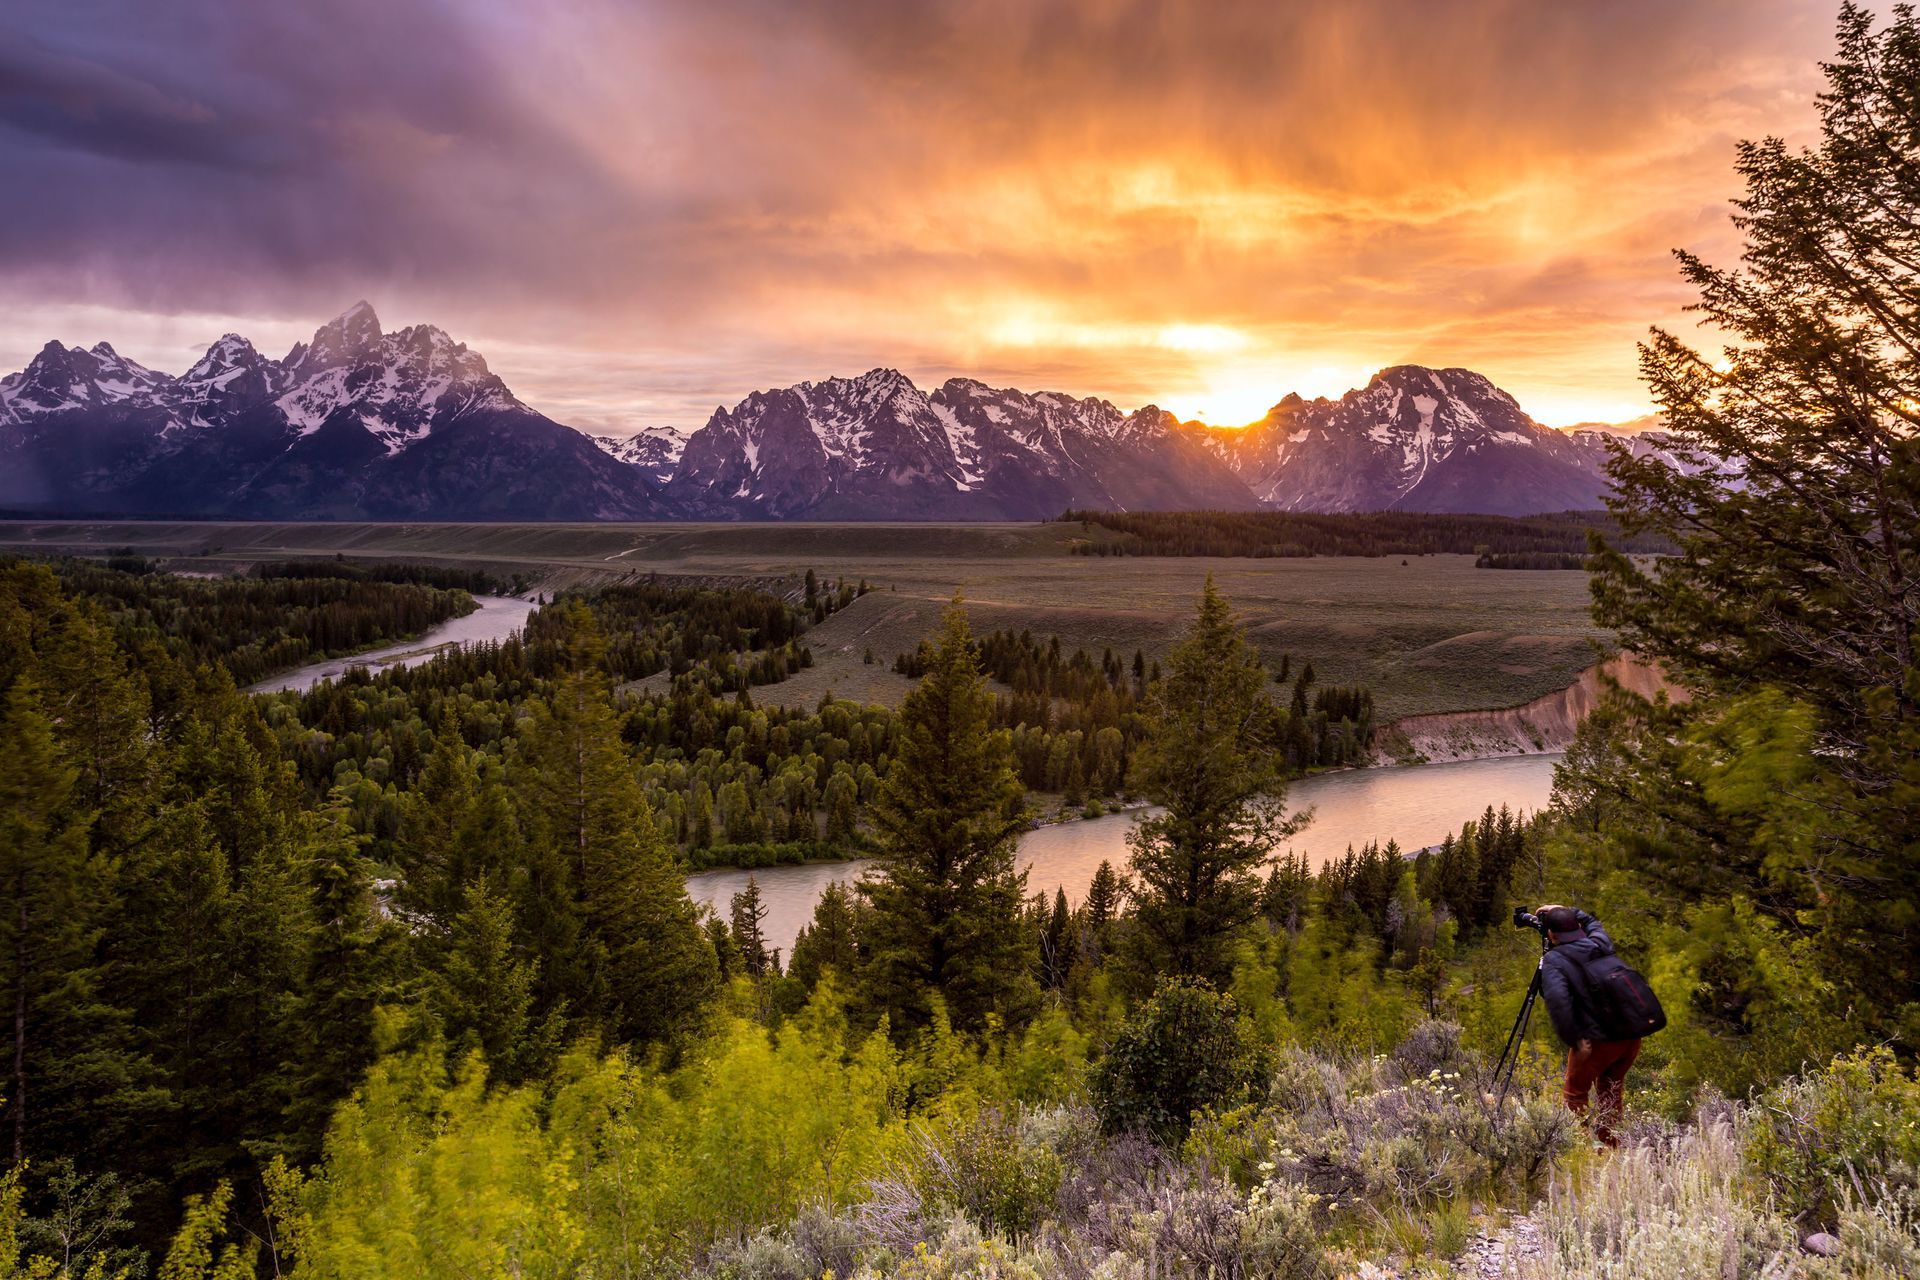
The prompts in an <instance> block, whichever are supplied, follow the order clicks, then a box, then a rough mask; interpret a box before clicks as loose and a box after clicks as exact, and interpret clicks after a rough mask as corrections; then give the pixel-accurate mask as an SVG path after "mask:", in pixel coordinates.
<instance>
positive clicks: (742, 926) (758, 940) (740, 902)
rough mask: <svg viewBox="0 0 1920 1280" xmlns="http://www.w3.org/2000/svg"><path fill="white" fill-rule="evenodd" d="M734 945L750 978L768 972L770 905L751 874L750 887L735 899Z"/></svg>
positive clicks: (748, 881) (733, 915) (734, 896)
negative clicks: (763, 899)
mask: <svg viewBox="0 0 1920 1280" xmlns="http://www.w3.org/2000/svg"><path fill="white" fill-rule="evenodd" d="M732 908H733V909H732V913H731V914H732V919H733V944H734V946H735V948H736V949H738V951H739V953H740V963H741V964H742V966H744V967H745V969H746V972H747V976H748V977H750V978H761V977H765V976H766V972H767V935H766V930H765V928H764V926H765V924H766V921H767V904H766V903H765V902H764V901H762V900H761V897H760V881H759V880H758V878H756V877H755V876H754V875H753V873H752V872H748V873H747V887H746V888H744V889H742V890H741V891H740V892H739V893H736V894H734V895H733V903H732Z"/></svg>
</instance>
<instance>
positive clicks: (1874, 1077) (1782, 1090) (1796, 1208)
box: [1746, 1048, 1920, 1224]
mask: <svg viewBox="0 0 1920 1280" xmlns="http://www.w3.org/2000/svg"><path fill="white" fill-rule="evenodd" d="M1756 1101H1757V1105H1756V1106H1755V1107H1754V1108H1753V1109H1752V1113H1751V1121H1752V1123H1751V1125H1750V1128H1749V1133H1748V1137H1747V1142H1746V1156H1747V1161H1748V1163H1749V1164H1750V1165H1751V1166H1752V1167H1753V1168H1754V1169H1755V1170H1756V1171H1757V1172H1758V1173H1759V1174H1761V1175H1762V1176H1763V1177H1765V1179H1766V1180H1767V1182H1768V1183H1770V1184H1771V1187H1772V1190H1773V1193H1774V1195H1775V1197H1776V1199H1777V1200H1778V1202H1779V1204H1780V1206H1781V1207H1782V1208H1783V1209H1785V1210H1786V1211H1787V1212H1789V1213H1792V1214H1796V1215H1799V1216H1802V1217H1804V1218H1807V1219H1809V1220H1817V1221H1820V1222H1823V1223H1829V1224H1831V1223H1833V1222H1835V1221H1837V1220H1838V1216H1839V1213H1840V1210H1841V1209H1842V1207H1844V1205H1845V1204H1846V1203H1847V1201H1848V1198H1849V1195H1851V1197H1852V1198H1853V1199H1855V1200H1866V1201H1871V1200H1875V1199H1879V1198H1881V1195H1880V1194H1879V1193H1877V1189H1879V1188H1891V1187H1896V1186H1902V1185H1910V1184H1911V1183H1912V1181H1913V1178H1914V1171H1915V1170H1916V1169H1920V1078H1916V1077H1915V1075H1914V1074H1913V1073H1912V1072H1911V1071H1909V1070H1907V1069H1905V1068H1903V1067H1901V1065H1900V1064H1899V1063H1898V1062H1896V1061H1895V1060H1894V1057H1893V1054H1892V1053H1890V1052H1889V1051H1888V1050H1886V1049H1884V1048H1875V1049H1866V1050H1862V1051H1860V1052H1858V1053H1854V1054H1851V1055H1849V1056H1847V1057H1843V1058H1835V1059H1834V1060H1833V1061H1832V1062H1831V1063H1829V1064H1828V1065H1827V1066H1825V1067H1823V1068H1821V1069H1820V1070H1818V1071H1810V1072H1807V1073H1806V1074H1805V1075H1802V1076H1797V1077H1795V1078H1794V1079H1791V1080H1788V1081H1785V1082H1783V1083H1781V1084H1779V1085H1776V1086H1775V1087H1773V1088H1772V1089H1769V1090H1768V1091H1767V1092H1766V1093H1764V1094H1762V1095H1761V1096H1760V1097H1759V1098H1758V1099H1757V1100H1756Z"/></svg>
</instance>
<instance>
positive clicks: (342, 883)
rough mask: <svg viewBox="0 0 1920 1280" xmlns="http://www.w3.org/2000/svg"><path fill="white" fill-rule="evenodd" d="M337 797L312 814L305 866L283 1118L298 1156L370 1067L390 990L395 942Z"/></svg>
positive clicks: (309, 1151) (315, 1145)
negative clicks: (304, 938)
mask: <svg viewBox="0 0 1920 1280" xmlns="http://www.w3.org/2000/svg"><path fill="white" fill-rule="evenodd" d="M364 843H365V837H362V836H358V835H355V834H354V833H353V831H352V830H351V828H350V827H349V825H348V822H347V817H346V814H345V812H344V811H343V809H342V807H341V806H340V804H339V802H338V799H337V797H336V799H335V802H334V804H333V806H332V807H330V808H329V809H327V810H325V811H323V812H321V813H319V814H317V815H315V817H314V818H313V819H312V824H311V832H310V834H309V836H308V842H307V850H306V858H305V861H306V864H307V867H308V876H309V884H308V894H309V895H310V899H311V903H312V906H311V908H310V913H311V918H312V920H313V932H312V937H311V939H310V941H309V943H308V945H307V947H306V948H305V961H306V972H305V974H304V975H303V981H302V983H301V992H300V1001H299V1007H298V1009H297V1010H295V1011H294V1016H293V1021H294V1023H295V1025H296V1026H297V1028H298V1031H297V1040H296V1045H297V1050H296V1053H297V1057H296V1065H295V1066H294V1068H293V1072H292V1075H293V1081H292V1097H291V1103H290V1105H289V1108H288V1120H289V1123H290V1125H291V1127H292V1130H293V1135H294V1142H295V1144H296V1150H297V1151H298V1152H299V1154H300V1155H301V1156H303V1157H304V1158H307V1159H311V1158H313V1157H314V1156H316V1155H317V1154H319V1150H320V1140H321V1138H322V1137H324V1135H325V1133H326V1126H327V1121H328V1119H329V1118H330V1117H331V1116H332V1114H333V1108H334V1106H335V1105H336V1104H338V1103H339V1102H340V1101H341V1100H343V1099H344V1098H346V1097H347V1095H348V1094H350V1093H351V1092H352V1091H353V1090H354V1089H355V1088H356V1087H357V1086H358V1085H359V1083H360V1078H361V1076H362V1075H363V1074H365V1072H366V1069H367V1067H368V1066H369V1065H371V1063H372V1061H373V1041H374V1037H373V1019H374V1008H375V1006H376V1005H378V1004H379V1003H381V1002H382V1001H383V1000H384V999H387V998H389V997H390V995H391V993H392V992H393V972H392V965H393V950H394V946H395V944H396V942H397V938H396V937H395V935H394V933H393V932H392V930H391V929H390V927H389V926H388V925H387V924H386V923H385V921H384V919H383V917H382V916H381V914H380V910H379V906H378V904H377V903H376V902H375V900H374V892H373V875H372V870H371V868H370V867H369V865H368V863H367V859H366V857H365V855H364V854H363V853H361V845H362V844H364Z"/></svg>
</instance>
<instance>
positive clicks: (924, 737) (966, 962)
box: [860, 597, 1030, 1031]
mask: <svg viewBox="0 0 1920 1280" xmlns="http://www.w3.org/2000/svg"><path fill="white" fill-rule="evenodd" d="M992 714H993V695H992V693H991V692H990V691H989V690H988V689H987V686H986V682H985V680H984V679H983V678H982V677H981V675H980V671H979V668H978V665H977V663H976V661H975V654H974V647H973V642H972V637H971V636H970V635H969V634H968V630H967V617H966V614H965V612H964V611H963V610H962V609H961V607H960V602H959V599H958V598H957V597H956V598H955V600H954V602H953V604H952V605H950V606H949V607H948V609H947V611H946V620H945V625H944V628H943V629H942V632H941V635H940V638H939V642H938V644H936V645H935V646H934V649H933V652H932V654H931V656H930V658H929V660H928V666H927V671H926V675H925V678H923V679H922V680H921V681H920V683H919V684H918V685H916V686H915V687H914V690H913V692H911V693H910V694H908V695H907V698H906V702H905V703H904V705H903V706H902V707H901V709H900V745H899V749H898V751H897V752H896V753H895V755H894V758H893V764H892V767H891V768H890V769H889V770H888V771H887V776H886V779H885V781H884V782H883V783H882V784H881V787H880V790H879V793H878V794H877V795H876V796H875V797H874V800H873V803H872V804H871V806H870V807H869V816H870V818H871V820H872V823H873V827H874V831H875V834H876V835H877V836H878V839H879V844H880V849H879V852H878V854H877V856H876V859H875V861H876V864H877V865H876V874H875V875H873V876H871V877H870V878H868V879H866V880H863V881H862V882H861V884H860V891H861V893H862V894H863V895H865V897H866V899H867V901H868V902H869V903H871V905H872V916H871V919H870V920H869V921H868V923H867V927H866V930H865V935H864V937H863V941H864V942H865V943H866V946H867V963H866V965H865V967H864V969H863V980H864V983H865V990H866V994H867V998H868V1000H869V1002H870V1003H871V1005H872V1006H873V1008H874V1009H876V1010H877V1011H879V1012H883V1013H886V1014H887V1015H889V1016H890V1017H891V1019H892V1025H893V1026H894V1027H895V1028H896V1029H898V1030H904V1029H907V1028H917V1027H921V1026H924V1025H926V1023H927V1021H928V1020H929V1018H930V1016H931V1008H930V1006H929V1004H928V996H929V995H930V994H933V993H936V992H937V993H938V994H939V995H940V996H941V997H942V998H943V1000H944V1001H945V1004H946V1008H947V1010H948V1012H949V1014H950V1016H951V1017H952V1019H953V1024H954V1026H956V1027H958V1028H960V1029H962V1030H968V1031H973V1030H978V1029H980V1028H981V1027H982V1026H984V1025H985V1022H986V1018H987V1015H988V1014H990V1013H1002V1014H1005V1013H1008V1012H1010V1011H1011V1010H1013V1009H1014V1008H1015V1007H1016V1006H1017V1005H1019V1004H1020V1003H1022V991H1021V988H1022V986H1023V983H1024V982H1027V981H1030V980H1029V979H1027V978H1026V976H1025V967H1026V966H1025V963H1024V961H1023V957H1022V952H1023V946H1022V939H1021V933H1020V908H1021V902H1022V899H1023V898H1024V896H1025V890H1026V875H1025V873H1024V872H1021V871H1018V870H1017V869H1016V868H1015V864H1014V846H1015V843H1016V841H1017V840H1018V838H1019V834H1020V832H1021V830H1022V829H1023V828H1024V826H1025V814H1024V813H1023V811H1022V795H1023V793H1022V788H1021V786H1020V780H1019V778H1018V777H1017V776H1016V775H1015V773H1014V769H1013V754H1012V751H1011V749H1010V746H1009V743H1008V738H1007V735H1006V733H1005V732H995V731H993V730H992V728H991V727H990V726H991V723H992Z"/></svg>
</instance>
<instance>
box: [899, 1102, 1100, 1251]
mask: <svg viewBox="0 0 1920 1280" xmlns="http://www.w3.org/2000/svg"><path fill="white" fill-rule="evenodd" d="M1061 1173H1062V1170H1061V1166H1060V1159H1059V1157H1058V1156H1056V1155H1054V1153H1053V1152H1051V1151H1049V1150H1047V1149H1045V1148H1044V1147H1037V1146H1032V1145H1029V1144H1028V1143H1027V1142H1025V1141H1023V1140H1022V1137H1021V1133H1020V1127H1019V1125H1018V1124H1016V1123H1015V1122H1014V1121H1013V1120H1011V1119H1009V1118H1008V1117H1006V1116H1005V1115H1003V1114H1001V1113H1000V1112H999V1111H997V1110H993V1109H991V1108H988V1109H986V1110H982V1111H980V1112H977V1113H976V1114H974V1115H973V1116H972V1117H970V1118H968V1119H966V1120H964V1121H959V1122H954V1123H950V1124H948V1125H947V1126H946V1127H945V1128H944V1130H942V1131H937V1132H928V1131H922V1132H921V1133H920V1135H919V1143H918V1147H917V1149H916V1150H915V1152H914V1153H913V1156H912V1158H911V1160H910V1162H909V1168H908V1175H907V1176H908V1179H909V1180H910V1181H911V1183H912V1184H913V1188H914V1190H915V1191H917V1192H918V1193H919V1196H920V1202H921V1204H923V1205H924V1206H925V1207H926V1208H928V1209H932V1210H935V1211H940V1210H945V1211H948V1212H957V1213H961V1214H964V1215H966V1218H967V1220H968V1221H969V1222H972V1223H973V1224H974V1225H975V1226H977V1227H979V1228H980V1230H981V1231H982V1232H985V1233H987V1234H990V1235H991V1234H1000V1235H1005V1236H1008V1237H1011V1238H1013V1239H1016V1240H1017V1239H1020V1238H1021V1237H1023V1236H1026V1235H1028V1234H1030V1233H1031V1232H1032V1231H1033V1229H1034V1228H1035V1227H1037V1226H1039V1225H1040V1223H1041V1222H1043V1221H1045V1219H1046V1218H1047V1216H1048V1214H1050V1213H1051V1212H1052V1209H1053V1202H1054V1197H1055V1195H1056V1194H1057V1193H1058V1192H1059V1190H1060V1177H1061Z"/></svg>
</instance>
